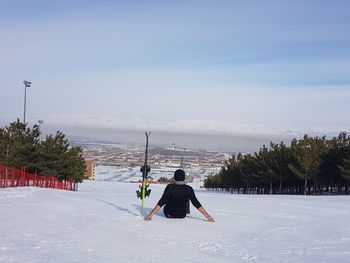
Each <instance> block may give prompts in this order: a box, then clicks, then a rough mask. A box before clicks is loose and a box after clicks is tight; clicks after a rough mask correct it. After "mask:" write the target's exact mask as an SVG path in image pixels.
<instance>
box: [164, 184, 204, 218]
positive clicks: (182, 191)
mask: <svg viewBox="0 0 350 263" xmlns="http://www.w3.org/2000/svg"><path fill="white" fill-rule="evenodd" d="M188 200H191V203H192V204H193V206H195V207H196V208H197V209H198V208H200V207H201V206H202V205H201V203H200V202H199V201H198V199H197V198H196V195H195V194H194V191H193V188H192V187H191V186H189V185H177V184H168V185H167V187H166V188H165V190H164V193H163V195H162V197H161V198H160V200H159V202H158V205H159V206H160V207H162V206H163V205H165V206H166V210H167V213H168V214H169V215H171V216H173V217H185V216H186V206H187V203H188Z"/></svg>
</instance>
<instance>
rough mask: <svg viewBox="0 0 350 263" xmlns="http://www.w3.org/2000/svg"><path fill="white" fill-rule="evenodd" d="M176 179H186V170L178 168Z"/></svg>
mask: <svg viewBox="0 0 350 263" xmlns="http://www.w3.org/2000/svg"><path fill="white" fill-rule="evenodd" d="M174 179H175V181H177V182H178V181H185V172H184V170H181V169H177V170H176V171H175V173H174Z"/></svg>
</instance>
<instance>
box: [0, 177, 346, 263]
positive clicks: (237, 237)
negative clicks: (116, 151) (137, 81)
mask: <svg viewBox="0 0 350 263" xmlns="http://www.w3.org/2000/svg"><path fill="white" fill-rule="evenodd" d="M137 188H138V185H137V184H130V183H118V182H103V181H95V182H92V181H86V182H84V183H82V184H81V185H80V188H79V191H78V192H69V191H62V190H53V189H41V188H32V187H26V188H8V189H0V262H1V263H5V262H6V263H10V262H23V263H30V262H38V263H39V262H40V263H42V262H44V263H45V262H51V263H54V262H57V263H64V262H82V263H89V262H94V263H95V262H135V263H136V262H137V263H140V262H142V263H145V262H167V263H169V262H350V224H349V222H350V197H349V196H329V197H328V196H322V197H312V196H308V197H304V196H254V195H230V194H224V193H213V192H206V191H199V190H198V191H197V192H196V194H197V196H198V199H199V200H200V201H201V203H202V204H203V206H204V207H205V208H206V209H207V211H208V212H209V213H210V214H212V215H213V216H214V217H215V219H216V222H215V223H209V222H206V221H205V220H204V219H203V217H202V216H201V215H200V213H199V212H198V211H196V210H195V209H194V208H193V207H191V216H190V217H188V218H186V219H167V218H165V217H164V215H163V213H162V212H159V213H158V215H157V216H154V217H153V220H152V221H150V222H146V221H143V220H142V218H141V217H140V216H139V215H140V203H141V202H140V200H138V199H136V194H135V190H136V189H137ZM151 188H152V194H151V197H150V198H148V199H146V204H145V206H146V211H150V210H151V208H152V207H153V206H154V205H155V203H156V202H157V201H158V199H159V198H160V196H161V194H162V191H163V189H164V186H161V185H152V186H151Z"/></svg>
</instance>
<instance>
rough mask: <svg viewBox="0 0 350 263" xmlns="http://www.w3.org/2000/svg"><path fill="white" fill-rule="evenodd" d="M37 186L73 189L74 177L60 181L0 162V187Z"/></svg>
mask: <svg viewBox="0 0 350 263" xmlns="http://www.w3.org/2000/svg"><path fill="white" fill-rule="evenodd" d="M19 186H37V187H44V188H55V189H62V190H69V191H73V190H74V189H73V183H72V179H69V180H68V181H65V180H63V181H59V180H58V179H57V178H56V177H53V176H40V175H37V174H36V173H35V174H32V173H28V172H26V171H25V169H16V168H10V167H7V166H4V165H2V164H0V188H5V187H19Z"/></svg>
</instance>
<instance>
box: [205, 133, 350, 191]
mask: <svg viewBox="0 0 350 263" xmlns="http://www.w3.org/2000/svg"><path fill="white" fill-rule="evenodd" d="M349 184H350V136H348V135H347V134H346V133H345V132H342V133H340V134H339V136H338V137H334V138H333V139H330V140H327V139H326V137H311V136H308V135H305V136H304V137H303V138H302V139H299V140H297V139H293V140H292V141H291V144H290V146H287V145H285V144H284V143H283V142H281V143H279V144H275V143H271V144H270V147H266V146H263V147H262V148H260V150H259V151H258V152H255V153H254V154H245V155H243V154H241V153H239V154H237V155H233V156H232V158H230V159H229V160H228V161H227V162H226V163H225V165H224V166H223V167H222V168H221V171H220V172H219V174H217V175H213V176H209V177H208V178H207V179H206V180H205V182H204V186H205V187H206V188H216V189H217V188H221V189H226V190H231V192H233V191H235V192H238V193H255V194H305V195H306V194H325V193H328V194H333V193H348V192H349Z"/></svg>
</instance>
